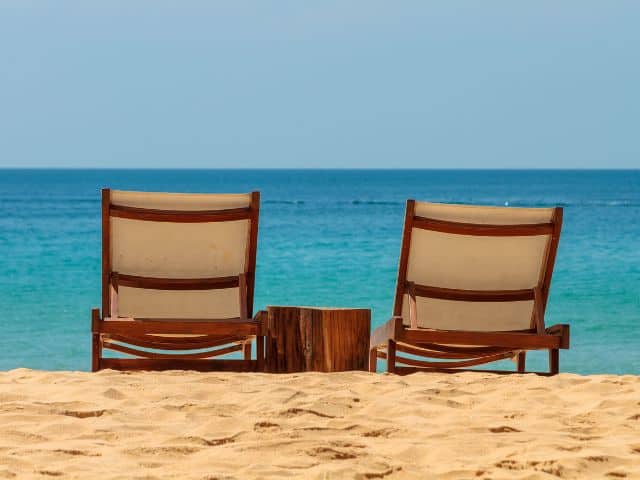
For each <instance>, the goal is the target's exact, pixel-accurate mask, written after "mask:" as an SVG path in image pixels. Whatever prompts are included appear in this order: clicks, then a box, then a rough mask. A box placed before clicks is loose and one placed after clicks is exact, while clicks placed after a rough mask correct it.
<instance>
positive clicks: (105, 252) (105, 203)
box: [102, 188, 111, 316]
mask: <svg viewBox="0 0 640 480" xmlns="http://www.w3.org/2000/svg"><path fill="white" fill-rule="evenodd" d="M110 204H111V190H109V189H108V188H103V189H102V315H103V316H104V315H109V313H110V312H111V301H110V300H111V293H110V288H111V285H110V281H109V280H110V277H111V220H110V217H109V205H110Z"/></svg>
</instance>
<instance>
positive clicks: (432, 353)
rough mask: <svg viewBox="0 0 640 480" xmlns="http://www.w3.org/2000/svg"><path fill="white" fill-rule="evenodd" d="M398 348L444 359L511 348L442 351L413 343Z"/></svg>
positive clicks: (504, 350) (491, 352) (460, 357)
mask: <svg viewBox="0 0 640 480" xmlns="http://www.w3.org/2000/svg"><path fill="white" fill-rule="evenodd" d="M396 349H397V350H398V351H399V352H404V353H408V354H410V355H418V356H423V357H431V358H444V359H462V358H477V357H479V356H485V355H495V354H500V353H506V352H509V351H511V350H509V349H506V348H488V349H487V351H482V350H481V351H478V349H473V348H470V349H461V351H458V352H442V351H439V350H429V349H426V348H420V347H416V346H413V345H406V344H404V343H399V344H398V346H397V347H396Z"/></svg>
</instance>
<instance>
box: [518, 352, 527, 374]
mask: <svg viewBox="0 0 640 480" xmlns="http://www.w3.org/2000/svg"><path fill="white" fill-rule="evenodd" d="M526 366H527V352H520V353H518V373H524V372H525V369H526Z"/></svg>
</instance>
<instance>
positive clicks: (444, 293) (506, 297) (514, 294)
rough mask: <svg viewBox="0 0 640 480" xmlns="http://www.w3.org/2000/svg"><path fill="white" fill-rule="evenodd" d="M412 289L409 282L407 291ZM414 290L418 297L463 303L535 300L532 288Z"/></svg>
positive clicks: (430, 288)
mask: <svg viewBox="0 0 640 480" xmlns="http://www.w3.org/2000/svg"><path fill="white" fill-rule="evenodd" d="M410 288H411V284H410V282H407V291H409V289H410ZM413 290H414V292H415V295H417V296H418V297H427V298H438V299H441V300H455V301H461V302H517V301H523V300H533V299H534V292H533V289H532V288H527V289H523V290H460V289H454V288H441V287H432V286H428V285H417V284H413Z"/></svg>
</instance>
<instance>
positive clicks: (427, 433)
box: [0, 369, 640, 479]
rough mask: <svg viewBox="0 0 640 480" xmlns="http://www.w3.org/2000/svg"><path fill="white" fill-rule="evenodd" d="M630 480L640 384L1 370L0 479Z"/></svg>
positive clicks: (565, 378)
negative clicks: (401, 479) (542, 479)
mask: <svg viewBox="0 0 640 480" xmlns="http://www.w3.org/2000/svg"><path fill="white" fill-rule="evenodd" d="M52 477H57V478H82V479H87V478H100V479H110V478H140V479H142V478H145V479H154V478H177V479H178V478H179V479H234V478H237V479H245V478H319V479H332V478H336V479H337V478H361V479H367V478H386V479H395V478H474V479H487V478H493V479H501V478H504V479H512V478H527V479H530V478H558V477H559V478H640V377H638V376H614V375H602V376H578V375H569V374H562V375H559V376H557V377H553V378H541V377H537V376H533V375H514V376H494V375H489V374H481V373H463V374H457V375H446V374H417V375H412V376H409V377H397V376H391V375H386V374H385V375H374V374H368V373H355V372H348V373H336V374H317V373H311V374H299V375H277V376H276V375H263V374H226V373H225V374H207V373H194V372H165V373H125V374H122V373H117V372H113V371H104V372H100V373H97V374H90V373H77V372H73V373H72V372H41V371H32V370H25V369H19V370H13V371H10V372H3V373H0V478H20V479H22V478H52Z"/></svg>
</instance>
